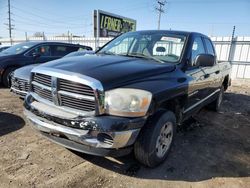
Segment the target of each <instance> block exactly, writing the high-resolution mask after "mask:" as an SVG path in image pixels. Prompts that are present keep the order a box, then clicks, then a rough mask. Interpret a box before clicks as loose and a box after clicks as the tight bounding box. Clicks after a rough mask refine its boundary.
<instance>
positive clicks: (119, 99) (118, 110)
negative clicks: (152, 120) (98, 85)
mask: <svg viewBox="0 0 250 188" xmlns="http://www.w3.org/2000/svg"><path fill="white" fill-rule="evenodd" d="M151 99H152V94H151V93H150V92H148V91H145V90H140V89H129V88H120V89H114V90H110V91H107V92H105V110H106V113H107V114H110V115H117V116H126V117H139V116H144V115H145V114H146V113H147V111H148V108H149V105H150V102H151Z"/></svg>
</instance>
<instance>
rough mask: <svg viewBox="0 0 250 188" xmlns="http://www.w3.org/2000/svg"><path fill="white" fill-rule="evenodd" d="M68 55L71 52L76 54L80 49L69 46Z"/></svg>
mask: <svg viewBox="0 0 250 188" xmlns="http://www.w3.org/2000/svg"><path fill="white" fill-rule="evenodd" d="M66 49H67V54H69V53H71V52H75V51H78V50H79V49H80V48H79V47H74V46H67V47H66Z"/></svg>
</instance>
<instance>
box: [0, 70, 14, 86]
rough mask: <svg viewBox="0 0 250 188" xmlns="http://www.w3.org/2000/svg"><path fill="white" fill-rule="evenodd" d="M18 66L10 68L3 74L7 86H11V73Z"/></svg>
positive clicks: (4, 83)
mask: <svg viewBox="0 0 250 188" xmlns="http://www.w3.org/2000/svg"><path fill="white" fill-rule="evenodd" d="M15 69H16V68H14V67H12V68H8V69H7V70H6V71H5V72H4V74H3V85H4V86H5V87H9V86H10V83H9V80H10V75H11V73H12V72H13V71H14V70H15Z"/></svg>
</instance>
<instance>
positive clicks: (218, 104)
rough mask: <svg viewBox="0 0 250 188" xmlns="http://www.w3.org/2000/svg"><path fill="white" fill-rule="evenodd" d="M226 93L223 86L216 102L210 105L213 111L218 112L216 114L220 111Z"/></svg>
mask: <svg viewBox="0 0 250 188" xmlns="http://www.w3.org/2000/svg"><path fill="white" fill-rule="evenodd" d="M224 91H225V89H224V86H221V88H220V93H219V95H218V97H217V98H216V100H215V101H213V102H212V103H211V104H210V105H209V107H210V109H211V110H213V111H216V112H218V111H219V110H220V108H221V103H222V101H223V96H224Z"/></svg>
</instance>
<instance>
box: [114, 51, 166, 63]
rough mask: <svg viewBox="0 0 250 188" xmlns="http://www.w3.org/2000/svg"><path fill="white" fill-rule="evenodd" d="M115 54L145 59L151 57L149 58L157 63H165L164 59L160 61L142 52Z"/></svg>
mask: <svg viewBox="0 0 250 188" xmlns="http://www.w3.org/2000/svg"><path fill="white" fill-rule="evenodd" d="M117 55H124V56H129V57H138V58H145V59H151V60H155V61H157V62H159V63H165V62H164V61H161V60H159V59H157V58H155V57H153V56H147V55H144V54H142V53H136V52H133V53H127V54H117Z"/></svg>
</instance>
